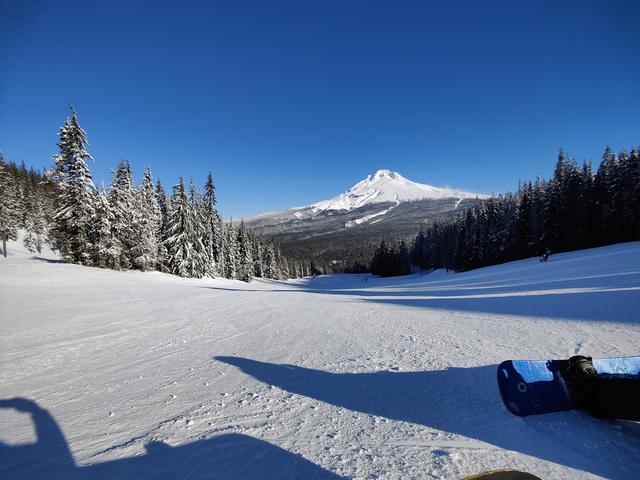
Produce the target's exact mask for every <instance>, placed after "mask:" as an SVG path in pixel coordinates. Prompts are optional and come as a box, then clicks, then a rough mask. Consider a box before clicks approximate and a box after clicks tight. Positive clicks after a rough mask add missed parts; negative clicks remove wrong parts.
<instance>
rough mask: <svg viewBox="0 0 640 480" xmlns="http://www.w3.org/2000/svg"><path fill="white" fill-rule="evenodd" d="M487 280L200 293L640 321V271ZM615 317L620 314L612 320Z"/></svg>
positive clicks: (315, 284)
mask: <svg viewBox="0 0 640 480" xmlns="http://www.w3.org/2000/svg"><path fill="white" fill-rule="evenodd" d="M460 275H464V274H460ZM493 276H494V275H491V277H493ZM487 277H489V275H474V276H467V277H458V276H457V275H456V276H455V278H453V279H446V280H439V281H433V282H428V281H426V280H425V278H428V277H413V278H409V279H407V280H408V281H407V282H405V283H402V284H393V283H391V284H389V285H383V286H381V287H378V286H377V285H375V283H374V282H371V283H370V287H368V288H345V286H344V284H342V283H340V282H336V284H335V285H336V288H331V286H332V285H331V280H332V279H325V278H322V277H321V278H319V279H316V280H311V281H309V282H307V283H306V284H302V285H292V286H291V288H289V289H277V290H252V289H233V288H228V287H227V288H223V287H199V288H208V289H213V290H220V291H238V292H243V291H244V292H246V291H258V292H263V293H270V292H286V293H294V294H295V293H296V292H304V293H310V294H317V295H335V296H347V297H356V298H355V299H356V300H361V301H364V302H372V303H378V304H389V305H398V306H405V307H416V308H431V309H443V310H452V311H469V312H478V313H489V314H503V315H517V316H533V317H549V318H568V319H580V320H597V321H611V322H621V323H625V322H635V321H637V318H636V313H635V312H637V311H640V285H639V283H638V281H639V279H640V272H638V271H635V270H630V271H625V272H620V273H615V274H611V273H604V274H594V275H583V276H580V275H577V276H574V277H571V278H564V279H553V278H551V279H540V278H538V277H530V278H526V277H525V278H519V279H516V280H514V281H513V282H505V281H504V279H503V278H502V279H499V278H497V279H495V280H493V281H492V280H488V279H487ZM419 279H420V280H419ZM398 280H399V278H397V279H396V281H398ZM351 286H352V287H353V284H352V285H351ZM621 305H622V306H624V308H621V307H620V306H621ZM612 307H615V308H612ZM612 312H619V314H618V315H617V316H612Z"/></svg>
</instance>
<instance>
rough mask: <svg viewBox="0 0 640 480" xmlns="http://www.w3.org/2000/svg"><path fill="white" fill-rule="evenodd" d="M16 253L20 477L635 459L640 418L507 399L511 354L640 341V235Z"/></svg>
mask: <svg viewBox="0 0 640 480" xmlns="http://www.w3.org/2000/svg"><path fill="white" fill-rule="evenodd" d="M9 249H10V252H12V254H11V255H10V256H9V258H6V259H5V258H0V342H1V343H0V364H1V365H2V369H0V399H1V400H0V424H1V425H2V429H0V478H3V479H13V478H52V479H53V478H91V479H94V478H98V479H99V478H114V479H115V478H118V479H119V478H208V479H210V478H220V479H223V478H224V479H226V478H340V477H347V478H394V479H395V478H403V479H406V478H416V479H423V478H445V479H456V478H461V477H463V476H465V475H469V474H472V473H475V472H478V471H481V470H486V469H490V468H500V467H512V468H519V469H522V470H526V471H529V472H532V473H535V474H537V475H538V476H540V477H542V478H548V479H551V478H553V479H568V478H576V479H578V478H579V479H584V478H586V479H589V478H610V479H634V478H637V466H638V465H640V433H639V432H638V429H637V428H635V426H634V425H632V424H628V423H627V424H623V423H615V422H603V421H598V420H595V419H592V418H590V417H589V416H588V415H586V414H584V413H581V412H577V411H574V412H567V413H558V414H551V415H544V416H539V417H527V418H520V417H515V416H513V415H511V414H510V413H508V412H507V411H506V410H505V409H504V408H503V406H502V405H501V402H500V398H499V394H498V390H497V386H496V379H495V375H496V366H497V364H498V363H499V362H500V361H502V360H504V359H508V358H549V357H553V358H565V357H568V356H570V355H573V354H575V353H578V352H579V353H584V354H589V355H593V356H613V355H616V356H618V355H632V354H638V353H640V352H639V348H640V347H639V346H640V319H639V318H638V314H637V312H638V311H640V243H637V242H636V243H628V244H620V245H615V246H610V247H604V248H598V249H592V250H586V251H582V252H576V253H567V254H561V255H554V256H552V257H551V258H550V260H549V262H547V263H540V262H538V261H537V260H536V259H529V260H522V261H518V262H513V263H510V264H505V265H500V266H495V267H490V268H484V269H480V270H476V271H471V272H467V273H463V274H452V273H445V272H441V271H438V272H434V273H433V274H430V275H425V276H418V275H415V276H410V277H401V278H392V279H379V278H371V277H369V278H368V282H366V283H364V282H363V281H362V279H363V277H361V276H329V277H319V278H316V279H306V280H299V281H295V282H292V281H290V282H276V281H254V282H252V283H251V284H244V283H241V282H236V281H230V280H220V279H215V280H214V279H203V280H188V279H180V278H177V277H172V276H168V275H163V274H160V273H139V272H115V271H106V270H99V269H94V268H88V267H81V266H75V265H67V264H61V263H58V262H57V261H56V259H55V257H54V256H53V255H51V253H50V252H49V253H47V254H44V255H37V256H35V257H33V256H31V255H30V254H28V253H27V252H25V251H24V250H23V249H21V248H20V247H19V246H17V245H16V244H15V243H14V242H11V243H10V245H9Z"/></svg>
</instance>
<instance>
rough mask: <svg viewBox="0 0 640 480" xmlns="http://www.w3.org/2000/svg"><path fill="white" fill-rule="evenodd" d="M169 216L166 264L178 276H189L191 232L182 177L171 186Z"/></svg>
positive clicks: (191, 227) (187, 203)
mask: <svg viewBox="0 0 640 480" xmlns="http://www.w3.org/2000/svg"><path fill="white" fill-rule="evenodd" d="M169 206H170V208H169V217H168V221H167V235H168V237H167V239H166V240H165V242H164V243H165V246H166V248H167V266H168V268H169V271H170V272H171V273H173V274H174V275H178V276H180V277H189V276H191V275H190V274H191V269H190V265H191V256H192V246H191V242H190V241H189V236H190V235H191V234H192V231H193V226H192V225H191V216H190V215H189V202H188V200H187V195H186V194H185V191H184V180H183V179H182V177H180V179H179V180H178V183H177V184H176V185H175V186H174V187H173V194H172V195H171V200H170V204H169Z"/></svg>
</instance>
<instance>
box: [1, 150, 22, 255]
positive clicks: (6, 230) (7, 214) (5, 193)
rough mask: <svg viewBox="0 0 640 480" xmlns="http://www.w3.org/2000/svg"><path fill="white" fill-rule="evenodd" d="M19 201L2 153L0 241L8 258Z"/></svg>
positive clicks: (15, 227) (15, 226)
mask: <svg viewBox="0 0 640 480" xmlns="http://www.w3.org/2000/svg"><path fill="white" fill-rule="evenodd" d="M16 211H17V199H16V195H15V188H14V180H13V177H12V176H11V175H10V173H9V170H8V169H7V164H6V163H5V161H4V158H3V156H2V154H1V153H0V241H1V242H2V254H3V255H4V256H5V257H6V256H7V240H9V238H11V237H13V236H14V235H15V234H16V230H17V221H18V218H17V216H16Z"/></svg>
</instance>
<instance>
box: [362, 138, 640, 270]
mask: <svg viewBox="0 0 640 480" xmlns="http://www.w3.org/2000/svg"><path fill="white" fill-rule="evenodd" d="M633 240H640V151H639V150H638V148H633V149H631V151H630V152H627V151H626V150H622V151H621V152H620V153H618V154H615V153H614V152H613V151H612V150H611V149H610V148H609V147H607V148H606V150H605V152H604V154H603V156H602V161H601V162H600V165H599V167H598V170H597V172H595V173H594V172H593V170H592V166H591V163H589V162H584V163H583V164H582V165H581V166H579V165H578V164H577V163H576V161H575V160H574V159H572V158H569V157H567V155H566V154H565V153H564V151H562V150H561V151H560V153H559V155H558V161H557V163H556V167H555V171H554V174H553V177H552V178H551V179H549V180H542V179H540V178H538V179H537V180H536V181H535V182H527V183H525V184H521V185H520V186H519V188H518V190H517V191H516V193H514V194H511V193H508V194H505V195H498V196H494V197H491V198H489V199H488V200H485V201H483V202H481V203H478V204H477V205H475V206H473V207H471V208H469V209H467V210H466V211H465V212H464V213H461V214H460V215H458V216H456V217H454V218H451V219H450V220H447V221H444V222H439V223H436V224H435V225H433V227H432V228H429V229H428V230H426V231H421V232H419V233H418V235H417V236H416V237H415V238H414V239H413V242H412V245H411V248H410V251H409V254H408V255H407V254H406V253H405V249H406V246H403V243H402V242H400V243H399V242H396V244H395V245H393V244H391V245H390V244H389V243H388V242H383V243H382V244H380V246H379V247H378V249H377V251H376V252H375V254H374V255H373V258H372V261H371V271H372V272H373V273H374V274H379V275H398V274H403V273H408V272H409V271H410V270H411V266H412V265H414V266H419V267H421V268H422V269H425V270H430V269H438V268H446V269H451V270H456V271H465V270H471V269H474V268H479V267H485V266H488V265H494V264H498V263H503V262H509V261H512V260H518V259H523V258H528V257H531V256H534V255H543V254H545V253H551V254H553V253H558V252H567V251H572V250H580V249H583V248H591V247H598V246H602V245H608V244H612V243H619V242H628V241H633Z"/></svg>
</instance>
